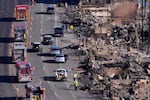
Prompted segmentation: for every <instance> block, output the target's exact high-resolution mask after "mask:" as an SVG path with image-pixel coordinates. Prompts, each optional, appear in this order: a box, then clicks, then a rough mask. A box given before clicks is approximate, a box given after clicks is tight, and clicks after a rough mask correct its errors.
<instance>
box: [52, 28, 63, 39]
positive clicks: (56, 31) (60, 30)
mask: <svg viewBox="0 0 150 100" xmlns="http://www.w3.org/2000/svg"><path fill="white" fill-rule="evenodd" d="M54 36H58V37H63V36H64V29H63V28H62V27H55V28H54Z"/></svg>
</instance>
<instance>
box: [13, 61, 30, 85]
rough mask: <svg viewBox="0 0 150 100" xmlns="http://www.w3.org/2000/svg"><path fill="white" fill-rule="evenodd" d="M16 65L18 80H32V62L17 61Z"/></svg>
mask: <svg viewBox="0 0 150 100" xmlns="http://www.w3.org/2000/svg"><path fill="white" fill-rule="evenodd" d="M15 67H16V75H17V77H18V78H17V79H18V82H30V81H32V76H33V66H32V65H31V64H30V62H27V61H20V62H17V63H16V65H15Z"/></svg>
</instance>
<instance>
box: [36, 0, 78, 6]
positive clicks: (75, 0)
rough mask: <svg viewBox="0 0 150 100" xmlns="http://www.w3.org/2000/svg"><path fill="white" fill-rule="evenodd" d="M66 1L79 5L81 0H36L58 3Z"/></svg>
mask: <svg viewBox="0 0 150 100" xmlns="http://www.w3.org/2000/svg"><path fill="white" fill-rule="evenodd" d="M64 1H66V2H67V3H68V5H77V4H78V3H79V1H80V0H36V3H46V4H58V3H61V2H64Z"/></svg>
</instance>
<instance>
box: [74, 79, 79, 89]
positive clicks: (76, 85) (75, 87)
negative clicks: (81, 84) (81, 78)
mask: <svg viewBox="0 0 150 100" xmlns="http://www.w3.org/2000/svg"><path fill="white" fill-rule="evenodd" d="M77 88H78V80H74V89H75V90H77Z"/></svg>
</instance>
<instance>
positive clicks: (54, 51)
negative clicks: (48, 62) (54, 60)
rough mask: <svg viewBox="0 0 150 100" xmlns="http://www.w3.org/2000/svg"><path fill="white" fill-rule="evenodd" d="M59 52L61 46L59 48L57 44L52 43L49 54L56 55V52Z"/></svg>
mask: <svg viewBox="0 0 150 100" xmlns="http://www.w3.org/2000/svg"><path fill="white" fill-rule="evenodd" d="M60 53H61V48H59V47H58V46H55V45H52V46H51V48H50V54H51V55H56V54H60Z"/></svg>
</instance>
